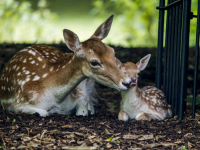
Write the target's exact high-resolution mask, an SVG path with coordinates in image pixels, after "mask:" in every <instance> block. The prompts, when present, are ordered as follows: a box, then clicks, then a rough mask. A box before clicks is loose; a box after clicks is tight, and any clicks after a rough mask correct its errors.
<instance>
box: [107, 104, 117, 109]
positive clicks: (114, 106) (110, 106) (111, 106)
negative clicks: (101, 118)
mask: <svg viewBox="0 0 200 150" xmlns="http://www.w3.org/2000/svg"><path fill="white" fill-rule="evenodd" d="M108 107H109V108H114V109H116V108H118V106H117V105H114V104H113V105H112V104H111V105H108Z"/></svg>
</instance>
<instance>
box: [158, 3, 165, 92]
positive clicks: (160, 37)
mask: <svg viewBox="0 0 200 150" xmlns="http://www.w3.org/2000/svg"><path fill="white" fill-rule="evenodd" d="M164 6H165V0H160V4H159V7H164ZM164 14H165V10H164V9H163V10H162V9H160V10H159V21H158V49H157V57H156V58H157V64H156V87H157V88H159V89H161V79H162V57H163V33H164Z"/></svg>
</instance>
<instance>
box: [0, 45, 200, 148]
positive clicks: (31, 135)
mask: <svg viewBox="0 0 200 150" xmlns="http://www.w3.org/2000/svg"><path fill="white" fill-rule="evenodd" d="M26 46H28V45H27V44H19V45H17V44H12V45H11V44H9V45H8V44H2V45H0V64H1V65H0V66H1V68H3V66H4V64H5V63H6V62H7V61H8V60H9V59H10V58H11V57H12V56H13V55H14V54H15V53H16V52H17V51H18V50H20V49H22V48H23V47H26ZM53 46H54V47H58V48H59V49H61V50H63V51H65V52H67V51H68V50H67V49H66V46H65V45H64V44H60V45H53ZM124 49H125V48H121V47H116V50H117V51H121V50H124ZM149 53H151V54H152V57H151V60H150V63H149V65H148V67H147V69H146V70H144V72H142V73H141V75H140V80H139V85H140V86H145V85H154V83H155V64H156V63H155V60H156V49H155V48H134V49H133V48H132V49H131V48H130V49H128V50H125V51H123V53H122V52H117V53H116V56H117V57H118V58H119V59H120V60H121V61H122V62H126V61H133V60H136V61H134V62H137V61H138V60H139V59H140V58H142V57H143V56H145V55H147V54H149ZM191 76H192V75H191ZM96 88H97V91H98V93H99V95H100V96H101V98H99V99H98V101H99V104H98V105H97V106H96V114H95V115H90V116H88V117H82V116H75V115H71V116H66V115H60V114H53V115H51V116H48V117H40V116H38V115H37V114H34V115H28V114H14V113H12V112H8V111H4V110H3V109H2V108H0V149H1V148H2V149H133V150H136V149H137V150H139V149H166V150H167V149H169V150H171V149H180V150H186V149H200V109H199V108H200V106H197V111H196V118H195V119H191V106H190V105H188V109H187V111H186V112H185V117H184V119H183V120H182V121H180V120H178V119H177V116H175V117H173V118H170V119H166V120H164V121H155V120H148V121H137V120H129V121H127V122H124V121H119V120H118V112H119V105H120V101H121V96H120V93H119V92H118V91H116V90H114V89H111V88H108V87H105V86H102V85H100V84H96ZM188 88H190V87H188ZM188 91H189V92H188V95H190V94H191V91H192V89H190V90H188Z"/></svg>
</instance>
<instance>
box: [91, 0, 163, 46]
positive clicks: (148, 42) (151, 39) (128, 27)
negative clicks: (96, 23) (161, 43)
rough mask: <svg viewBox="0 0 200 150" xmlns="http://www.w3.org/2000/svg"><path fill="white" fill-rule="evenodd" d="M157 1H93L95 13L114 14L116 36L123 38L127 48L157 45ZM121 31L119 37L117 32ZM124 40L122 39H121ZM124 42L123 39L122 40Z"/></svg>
mask: <svg viewBox="0 0 200 150" xmlns="http://www.w3.org/2000/svg"><path fill="white" fill-rule="evenodd" d="M158 2H159V1H158V0H151V1H145V2H144V1H141V0H126V1H124V0H95V1H94V3H93V4H94V6H95V9H94V10H93V11H94V12H95V13H98V14H101V15H103V16H106V15H107V14H112V13H113V14H115V20H114V23H116V22H118V23H119V24H118V27H119V28H118V30H119V31H118V33H117V34H118V35H116V36H121V35H123V36H125V41H126V42H125V43H122V45H128V46H155V45H156V43H157V25H158V11H157V10H156V6H158ZM120 31H122V32H121V33H120V35H119V32H120ZM123 38H124V37H123ZM122 41H124V39H122Z"/></svg>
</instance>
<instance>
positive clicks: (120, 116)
mask: <svg viewBox="0 0 200 150" xmlns="http://www.w3.org/2000/svg"><path fill="white" fill-rule="evenodd" d="M128 118H129V117H128V114H127V113H126V112H125V111H122V110H120V112H119V114H118V119H119V120H122V121H128Z"/></svg>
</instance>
